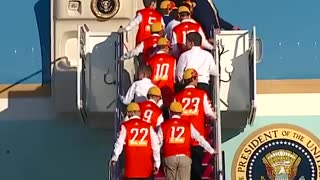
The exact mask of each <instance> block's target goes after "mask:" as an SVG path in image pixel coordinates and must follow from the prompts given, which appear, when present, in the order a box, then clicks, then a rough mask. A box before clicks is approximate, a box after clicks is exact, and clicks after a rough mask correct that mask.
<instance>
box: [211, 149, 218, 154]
mask: <svg viewBox="0 0 320 180" xmlns="http://www.w3.org/2000/svg"><path fill="white" fill-rule="evenodd" d="M209 153H210V154H211V155H216V154H218V151H217V150H216V149H213V151H212V152H209Z"/></svg>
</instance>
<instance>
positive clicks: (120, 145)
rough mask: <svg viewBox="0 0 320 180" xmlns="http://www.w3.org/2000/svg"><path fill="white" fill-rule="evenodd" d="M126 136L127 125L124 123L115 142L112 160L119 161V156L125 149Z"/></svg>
mask: <svg viewBox="0 0 320 180" xmlns="http://www.w3.org/2000/svg"><path fill="white" fill-rule="evenodd" d="M126 136H127V130H126V127H125V126H124V125H121V130H120V133H119V136H118V138H117V141H116V143H115V144H114V150H113V156H112V158H111V160H112V161H118V158H119V156H120V154H121V152H122V150H123V145H124V143H125V139H126Z"/></svg>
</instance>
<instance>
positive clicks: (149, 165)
mask: <svg viewBox="0 0 320 180" xmlns="http://www.w3.org/2000/svg"><path fill="white" fill-rule="evenodd" d="M127 112H128V117H129V119H130V120H129V121H126V122H124V123H122V125H121V130H120V133H119V135H118V138H117V141H116V143H115V145H114V151H113V156H112V158H111V162H110V163H111V165H113V166H114V165H115V163H116V162H117V161H118V158H119V155H120V154H121V152H122V150H123V148H124V149H125V163H124V165H125V166H124V179H149V178H150V177H152V176H153V174H157V173H158V169H159V166H160V146H159V140H158V137H157V134H156V133H155V131H154V130H153V128H152V127H151V125H150V124H149V123H147V122H144V121H142V120H141V119H140V108H139V105H138V104H137V103H130V104H129V105H128V106H127Z"/></svg>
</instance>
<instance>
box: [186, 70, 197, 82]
mask: <svg viewBox="0 0 320 180" xmlns="http://www.w3.org/2000/svg"><path fill="white" fill-rule="evenodd" d="M193 77H198V72H197V71H196V70H194V69H191V68H190V69H186V70H185V71H184V73H183V79H185V80H187V79H191V78H193Z"/></svg>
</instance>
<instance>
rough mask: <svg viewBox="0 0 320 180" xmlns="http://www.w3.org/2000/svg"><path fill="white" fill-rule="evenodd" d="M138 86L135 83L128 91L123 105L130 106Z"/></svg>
mask: <svg viewBox="0 0 320 180" xmlns="http://www.w3.org/2000/svg"><path fill="white" fill-rule="evenodd" d="M136 84H137V83H136V82H133V83H132V85H131V86H130V88H129V89H128V91H127V94H126V96H125V97H124V98H123V99H122V103H123V104H130V103H131V101H132V100H133V99H134V94H135V91H136Z"/></svg>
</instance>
